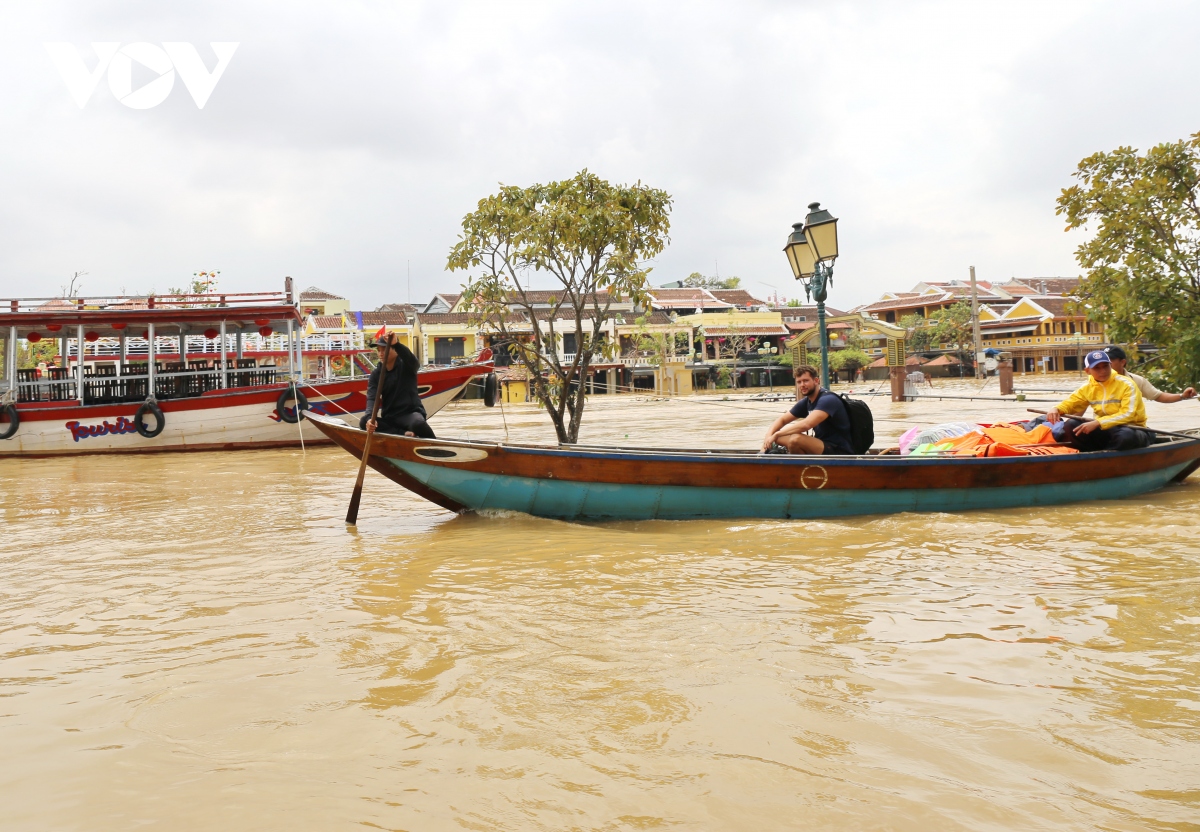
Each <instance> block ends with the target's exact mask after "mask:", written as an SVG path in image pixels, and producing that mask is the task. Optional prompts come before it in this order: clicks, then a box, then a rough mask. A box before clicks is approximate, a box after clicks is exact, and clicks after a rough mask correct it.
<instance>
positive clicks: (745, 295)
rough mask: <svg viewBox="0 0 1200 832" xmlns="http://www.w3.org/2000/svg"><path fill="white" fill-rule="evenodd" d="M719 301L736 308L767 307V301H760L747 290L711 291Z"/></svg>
mask: <svg viewBox="0 0 1200 832" xmlns="http://www.w3.org/2000/svg"><path fill="white" fill-rule="evenodd" d="M709 291H710V292H711V293H712V296H713V297H715V298H716V299H717V300H723V301H725V302H726V303H732V304H733V305H734V306H766V305H767V303H766V301H762V300H759V299H758V298H756V297H754V295H752V294H750V293H749V292H747V291H746V290H745V289H710V290H709Z"/></svg>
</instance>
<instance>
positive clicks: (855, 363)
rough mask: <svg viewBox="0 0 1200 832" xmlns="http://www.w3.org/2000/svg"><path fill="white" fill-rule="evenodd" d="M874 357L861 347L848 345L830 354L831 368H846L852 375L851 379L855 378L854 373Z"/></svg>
mask: <svg viewBox="0 0 1200 832" xmlns="http://www.w3.org/2000/svg"><path fill="white" fill-rule="evenodd" d="M872 360H873V359H872V358H871V356H869V355H867V354H866V353H865V352H863V351H862V350H860V349H856V348H854V347H847V348H846V349H844V350H837V351H835V352H831V353H830V354H829V369H831V370H835V371H836V370H845V371H846V372H847V373H849V375H850V380H851V381H853V380H854V374H855V373H857V372H858V371H859V370H860V369H861V368H863V367H865V366H867V365H868V364H870V363H871V361H872Z"/></svg>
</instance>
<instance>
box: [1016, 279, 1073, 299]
mask: <svg viewBox="0 0 1200 832" xmlns="http://www.w3.org/2000/svg"><path fill="white" fill-rule="evenodd" d="M1012 282H1013V283H1019V284H1021V285H1023V286H1027V287H1029V288H1030V289H1031V290H1033V292H1034V293H1037V294H1042V295H1069V294H1070V293H1071V292H1074V291H1075V289H1076V288H1077V287H1078V286H1079V278H1078V277H1023V278H1020V279H1018V280H1015V281H1012ZM1008 285H1009V284H1003V288H1004V289H1006V290H1007V289H1008ZM1043 286H1044V287H1045V288H1043Z"/></svg>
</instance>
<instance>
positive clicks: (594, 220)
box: [447, 169, 671, 443]
mask: <svg viewBox="0 0 1200 832" xmlns="http://www.w3.org/2000/svg"><path fill="white" fill-rule="evenodd" d="M670 209H671V196H670V195H669V194H668V193H667V192H666V191H661V190H657V189H655V188H649V187H646V186H644V185H642V184H641V183H640V182H639V183H637V184H635V185H612V184H610V183H608V182H607V181H605V180H603V179H601V178H600V177H598V176H596V175H595V174H592V173H589V172H588V171H587V170H586V169H585V170H582V171H580V172H579V173H578V174H576V175H575V176H574V177H573V178H571V179H565V180H562V181H560V182H550V183H548V184H545V185H541V184H539V185H531V186H529V187H528V188H520V187H515V186H501V188H500V191H499V192H498V193H495V194H492V195H491V196H487V197H484V198H483V199H481V200H480V201H479V204H478V206H477V208H476V210H475V211H474V212H472V213H470V214H468V215H467V216H465V217H464V218H463V222H462V233H461V235H460V236H459V240H458V242H457V243H455V245H454V246H453V248H451V250H450V255H449V258H448V261H447V267H448V268H449V269H450V270H451V271H465V272H468V278H467V283H465V284H464V285H463V295H464V300H465V305H466V308H467V309H468V311H469V312H470V314H471V318H472V321H473V322H475V323H477V324H485V325H487V326H489V327H490V328H492V329H493V331H495V332H497V333H498V334H499V336H500V337H501V338H503V339H505V340H508V341H510V343H511V346H510V347H509V349H510V351H511V352H512V354H513V355H514V356H515V357H516V358H517V360H518V361H519V362H520V363H521V364H522V365H523V366H524V367H525V369H526V371H527V372H528V375H529V381H530V384H531V385H532V389H533V393H534V396H535V397H536V398H537V400H538V401H539V402H540V403H541V404H543V405H544V406H545V408H546V411H547V412H548V413H549V414H550V419H551V421H552V422H553V423H554V430H555V433H557V434H558V440H559V442H562V443H573V442H576V441H577V440H578V438H579V425H580V422H581V420H582V419H583V410H584V404H585V402H586V398H585V395H584V394H585V391H586V385H584V384H581V383H580V382H581V381H582V380H584V379H585V378H586V377H587V373H588V369H589V367H590V366H591V363H592V359H593V358H595V357H596V356H597V355H599V354H603V353H604V351H605V350H606V349H609V348H610V347H609V346H608V345H607V343H606V340H605V338H604V330H605V328H606V325H607V323H608V321H609V320H610V319H611V318H612V317H613V315H612V311H611V310H612V304H613V303H614V302H616V301H618V300H619V299H622V298H628V299H631V300H633V301H634V302H635V303H638V304H642V305H644V304H645V303H646V300H647V299H646V290H647V289H648V288H649V283H648V282H647V277H648V275H649V273H650V269H649V267H648V266H647V265H646V261H647V260H648V259H650V258H652V257H654V256H655V255H657V254H659V253H660V252H662V250H663V249H664V248H666V245H667V242H668V241H669V237H668V233H669V231H670V220H669V215H670ZM536 275H540V276H543V277H545V276H549V277H550V278H552V279H553V280H554V281H556V282H557V283H558V288H561V293H560V294H558V295H556V296H554V297H553V298H551V301H550V309H549V310H546V309H538V310H537V311H536V312H535V310H534V307H533V303H532V300H531V299H530V297H529V295H528V292H529V290H530V281H531V280H532V279H533V278H534V277H535V276H536ZM514 307H515V308H517V309H520V310H523V311H524V312H525V313H526V315H525V317H526V318H528V320H527V321H525V320H522V321H521V322H520V324H519V326H518V327H517V330H516V331H512V330H511V329H510V327H511V325H512V323H513V321H512V319H511V311H512V309H513V308H514ZM560 322H565V326H564V327H563V328H564V329H565V331H573V332H574V333H575V345H576V351H575V353H574V358H573V359H572V360H571V361H570V362H568V363H565V364H564V363H563V361H562V358H561V354H560V353H559V351H558V349H557V346H556V345H557V341H558V336H559V335H560V334H561V333H560V332H558V331H557V328H558V327H559V324H560ZM527 326H532V328H533V337H532V338H527V339H522V338H521V337H520V335H521V333H522V332H527V331H528V330H527V329H525V327H527Z"/></svg>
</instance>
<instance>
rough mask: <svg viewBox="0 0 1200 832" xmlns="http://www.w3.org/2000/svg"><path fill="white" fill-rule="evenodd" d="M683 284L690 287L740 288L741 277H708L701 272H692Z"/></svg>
mask: <svg viewBox="0 0 1200 832" xmlns="http://www.w3.org/2000/svg"><path fill="white" fill-rule="evenodd" d="M683 285H684V286H686V287H688V288H690V289H740V288H742V279H741V278H740V277H707V276H705V275H702V274H700V272H692V273H691V274H689V275H688V276H687V277H685V278H684V280H683Z"/></svg>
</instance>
